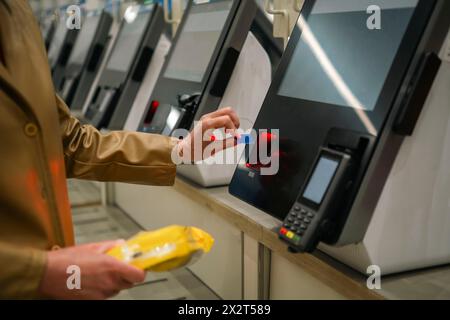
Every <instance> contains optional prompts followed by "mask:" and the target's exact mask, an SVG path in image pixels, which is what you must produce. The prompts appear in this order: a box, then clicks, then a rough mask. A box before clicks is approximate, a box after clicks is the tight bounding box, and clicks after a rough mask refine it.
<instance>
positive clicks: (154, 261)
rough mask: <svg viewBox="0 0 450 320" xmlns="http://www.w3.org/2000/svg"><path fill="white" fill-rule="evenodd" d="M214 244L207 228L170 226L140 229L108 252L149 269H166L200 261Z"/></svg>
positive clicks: (160, 270) (122, 259)
mask: <svg viewBox="0 0 450 320" xmlns="http://www.w3.org/2000/svg"><path fill="white" fill-rule="evenodd" d="M213 244H214V239H213V238H212V237H211V236H210V235H209V234H208V233H206V232H205V231H203V230H200V229H198V228H194V227H182V226H170V227H167V228H163V229H160V230H156V231H148V232H140V233H138V234H137V235H136V236H134V237H133V238H131V239H129V240H128V241H127V242H126V243H124V244H123V245H121V246H118V247H116V248H113V249H112V250H110V251H108V252H107V254H108V255H110V256H112V257H115V258H117V259H119V260H121V261H123V262H126V263H129V264H131V265H133V266H135V267H137V268H139V269H142V270H145V271H150V272H166V271H170V270H174V269H178V268H182V267H184V266H186V265H188V264H190V263H193V262H195V261H197V259H198V258H199V257H200V256H201V255H202V254H203V253H208V252H209V251H210V250H211V248H212V246H213Z"/></svg>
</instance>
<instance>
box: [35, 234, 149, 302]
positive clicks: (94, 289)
mask: <svg viewBox="0 0 450 320" xmlns="http://www.w3.org/2000/svg"><path fill="white" fill-rule="evenodd" d="M122 242H123V241H110V242H103V243H96V244H88V245H82V246H76V247H71V248H67V249H61V250H57V251H51V252H48V254H47V268H46V271H45V274H44V277H43V279H42V282H41V286H40V292H41V294H42V295H44V296H45V297H47V298H50V299H86V300H93V299H95V300H103V299H107V298H110V297H113V296H115V295H117V294H118V293H119V292H120V291H121V290H124V289H129V288H132V287H133V286H134V285H135V284H136V283H141V282H143V281H144V279H145V272H144V271H142V270H139V269H137V268H135V267H133V266H130V265H128V264H126V263H123V262H120V261H119V260H117V259H115V258H113V257H110V256H108V255H106V254H105V252H107V251H108V250H109V249H112V248H114V247H115V246H117V245H119V244H121V243H122ZM70 266H76V267H78V268H79V270H80V275H81V278H80V279H81V282H80V285H81V289H79V290H78V289H73V290H70V289H69V288H68V285H67V280H68V278H69V277H70V276H71V274H68V273H67V270H68V268H69V267H70Z"/></svg>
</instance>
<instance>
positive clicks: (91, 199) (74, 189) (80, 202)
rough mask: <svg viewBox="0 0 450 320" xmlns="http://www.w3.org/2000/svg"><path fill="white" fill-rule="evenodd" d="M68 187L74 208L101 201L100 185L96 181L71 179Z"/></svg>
mask: <svg viewBox="0 0 450 320" xmlns="http://www.w3.org/2000/svg"><path fill="white" fill-rule="evenodd" d="M67 188H68V190H69V195H70V203H71V205H72V208H74V207H80V206H90V205H98V204H100V203H101V193H100V187H99V186H98V184H96V183H93V182H90V181H82V180H74V179H71V180H68V182H67Z"/></svg>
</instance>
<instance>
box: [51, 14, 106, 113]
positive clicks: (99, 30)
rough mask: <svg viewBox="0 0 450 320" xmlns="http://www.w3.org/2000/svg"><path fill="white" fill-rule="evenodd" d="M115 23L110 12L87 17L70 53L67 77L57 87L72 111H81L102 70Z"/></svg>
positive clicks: (65, 73) (66, 71)
mask: <svg viewBox="0 0 450 320" xmlns="http://www.w3.org/2000/svg"><path fill="white" fill-rule="evenodd" d="M112 23H113V19H112V16H111V15H110V14H109V13H107V12H105V11H104V12H102V13H101V14H99V15H98V14H97V15H96V14H93V15H90V16H88V17H87V18H86V19H85V21H84V23H83V24H82V26H81V30H80V35H79V36H78V38H77V41H76V42H75V45H74V48H73V50H72V53H71V54H70V57H69V61H68V62H67V67H66V69H65V72H64V78H63V79H62V81H61V83H60V87H59V88H56V89H57V90H58V91H59V93H60V95H61V97H62V98H63V99H64V101H65V102H66V103H67V105H68V106H70V108H71V109H72V110H81V109H82V108H83V105H84V103H85V101H86V99H87V96H88V94H89V90H90V88H91V86H92V84H93V82H94V80H95V76H96V74H97V72H98V70H99V68H100V65H101V61H102V58H103V56H104V52H105V50H106V47H107V44H108V38H109V31H110V29H111V26H112Z"/></svg>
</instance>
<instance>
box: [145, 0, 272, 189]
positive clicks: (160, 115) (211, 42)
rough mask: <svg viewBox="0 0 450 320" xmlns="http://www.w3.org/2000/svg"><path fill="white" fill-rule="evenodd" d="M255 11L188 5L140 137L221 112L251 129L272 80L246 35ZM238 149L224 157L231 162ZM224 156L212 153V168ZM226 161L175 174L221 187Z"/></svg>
mask: <svg viewBox="0 0 450 320" xmlns="http://www.w3.org/2000/svg"><path fill="white" fill-rule="evenodd" d="M257 10H259V9H258V7H257V5H256V3H255V2H254V1H232V0H223V1H211V2H209V1H206V2H195V1H194V2H191V3H190V4H189V6H188V7H187V9H186V12H185V15H184V18H183V21H182V22H181V24H180V27H179V31H178V34H177V37H176V38H175V40H174V43H173V45H172V49H171V51H170V53H169V56H168V57H167V59H166V63H165V65H164V67H163V70H162V72H161V75H160V77H159V79H158V82H157V84H156V86H155V89H154V90H153V94H152V96H151V98H150V100H149V101H148V103H147V107H146V110H145V113H144V115H143V117H142V120H141V123H140V126H139V130H140V131H143V132H147V133H157V134H164V135H171V134H172V133H173V132H174V131H175V130H176V129H190V128H191V126H192V125H193V123H194V121H195V120H198V119H199V118H200V117H201V116H202V115H204V114H206V113H209V112H212V111H214V110H217V109H219V108H220V107H223V106H233V107H234V109H235V110H236V112H237V113H238V115H239V116H240V117H241V125H242V129H243V130H244V131H245V130H249V129H251V128H252V126H253V123H254V121H255V119H256V115H257V113H258V110H259V108H260V106H261V104H262V99H263V97H264V95H265V93H266V91H267V89H268V87H269V85H270V81H271V75H272V74H271V70H272V66H271V61H270V58H269V56H268V54H267V52H266V51H265V50H264V48H263V47H262V46H261V44H260V42H259V41H258V39H257V38H256V37H255V36H254V35H253V34H252V33H251V32H249V31H250V29H251V27H252V25H253V22H254V20H255V16H256V13H257ZM244 148H245V147H244V146H242V147H241V146H239V147H237V148H235V149H236V150H231V152H230V153H229V154H230V155H231V157H233V155H234V158H237V157H236V153H239V152H243V150H244ZM225 156H228V155H226V154H225V153H223V152H219V153H217V154H216V155H215V157H216V158H217V159H218V161H217V162H214V163H221V162H220V160H222V159H223V158H224V157H225ZM231 157H230V158H231ZM228 160H229V161H228V162H227V163H231V164H228V165H223V164H210V163H211V161H209V162H208V164H206V163H197V164H196V165H186V166H180V167H179V168H178V173H179V174H181V175H183V176H185V177H187V178H189V179H191V180H194V181H195V182H197V183H199V184H202V185H207V186H212V185H221V184H227V182H229V180H230V179H231V177H232V174H233V172H234V169H235V167H236V164H237V161H236V160H235V161H232V160H233V159H228ZM213 161H214V159H213ZM222 162H223V161H222ZM218 166H220V169H218Z"/></svg>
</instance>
